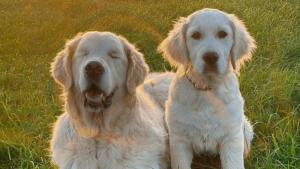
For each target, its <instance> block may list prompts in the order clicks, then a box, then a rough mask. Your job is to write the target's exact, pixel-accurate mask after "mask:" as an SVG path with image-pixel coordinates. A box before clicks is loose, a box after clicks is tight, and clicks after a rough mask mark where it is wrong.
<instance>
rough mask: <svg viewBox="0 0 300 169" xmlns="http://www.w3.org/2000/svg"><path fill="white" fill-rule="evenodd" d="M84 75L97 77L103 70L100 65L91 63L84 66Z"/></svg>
mask: <svg viewBox="0 0 300 169" xmlns="http://www.w3.org/2000/svg"><path fill="white" fill-rule="evenodd" d="M84 70H85V74H87V75H88V76H89V77H97V76H100V75H102V74H103V72H104V68H103V66H102V64H101V63H99V62H95V61H92V62H90V63H88V64H87V65H86V66H85V69H84Z"/></svg>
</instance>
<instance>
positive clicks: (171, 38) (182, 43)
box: [157, 17, 189, 70]
mask: <svg viewBox="0 0 300 169" xmlns="http://www.w3.org/2000/svg"><path fill="white" fill-rule="evenodd" d="M187 26H188V22H187V19H186V18H183V17H182V18H180V19H179V20H178V21H177V22H176V23H175V24H174V29H173V30H171V31H170V32H169V34H168V37H167V38H166V39H165V40H164V41H163V42H162V43H161V44H160V45H159V46H158V49H157V51H158V52H161V53H163V57H164V58H165V59H166V60H167V61H169V62H170V64H171V66H173V67H177V68H178V67H180V66H181V65H183V66H184V68H185V70H186V69H187V65H188V61H189V52H188V49H187V46H186V37H185V34H186V30H187Z"/></svg>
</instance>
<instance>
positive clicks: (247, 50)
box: [229, 15, 256, 71]
mask: <svg viewBox="0 0 300 169" xmlns="http://www.w3.org/2000/svg"><path fill="white" fill-rule="evenodd" d="M229 21H230V26H231V28H232V30H233V40H234V42H233V46H232V48H231V51H230V54H231V58H230V59H231V64H232V67H233V69H234V70H236V71H238V70H239V69H240V66H242V65H243V64H244V62H245V61H246V60H250V59H251V57H252V52H253V50H254V49H255V48H256V45H255V40H254V39H253V38H252V37H251V36H250V34H249V32H248V31H247V28H246V27H245V25H244V23H243V22H242V21H240V20H239V19H238V18H237V17H236V16H235V15H229Z"/></svg>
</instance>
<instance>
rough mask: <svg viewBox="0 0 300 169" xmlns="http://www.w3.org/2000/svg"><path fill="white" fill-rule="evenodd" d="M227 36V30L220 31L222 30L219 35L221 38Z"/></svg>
mask: <svg viewBox="0 0 300 169" xmlns="http://www.w3.org/2000/svg"><path fill="white" fill-rule="evenodd" d="M226 36H227V33H226V32H224V31H220V32H218V37H219V38H221V39H222V38H225V37H226Z"/></svg>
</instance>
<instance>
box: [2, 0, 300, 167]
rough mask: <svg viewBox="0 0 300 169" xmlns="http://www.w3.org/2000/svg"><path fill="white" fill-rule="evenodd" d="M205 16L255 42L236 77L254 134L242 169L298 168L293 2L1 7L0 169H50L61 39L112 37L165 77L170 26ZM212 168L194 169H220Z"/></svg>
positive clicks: (70, 0) (21, 0) (298, 56)
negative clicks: (232, 17) (226, 21)
mask: <svg viewBox="0 0 300 169" xmlns="http://www.w3.org/2000/svg"><path fill="white" fill-rule="evenodd" d="M205 7H210V8H218V9H220V10H223V11H226V12H228V13H234V14H236V15H237V16H238V17H239V18H240V19H241V20H243V21H244V22H245V24H246V26H247V28H248V30H249V32H250V33H251V34H252V36H253V37H254V38H255V39H256V41H257V45H258V49H257V50H256V51H255V53H254V56H253V59H252V61H251V62H248V63H247V64H246V66H245V67H243V68H242V70H241V75H240V77H239V80H240V89H241V92H242V95H243V97H244V99H245V114H246V115H247V116H248V117H249V119H250V121H251V122H252V124H253V125H254V131H255V138H254V141H253V142H252V148H251V153H250V156H249V157H248V158H246V159H245V165H246V168H266V169H269V168H270V169H274V168H280V169H294V168H300V22H299V21H300V13H299V11H300V3H299V1H298V0H289V1H282V0H277V1H276V0H275V1H274V0H265V1H259V0H247V1H246V0H244V1H239V0H236V1H229V0H223V1H215V0H214V1H211V0H210V1H209V0H202V1H201V2H198V1H191V0H172V1H168V2H165V1H151V0H143V1H129V0H126V1H121V0H112V1H95V0H64V1H60V0H43V1H40V0H0V18H1V20H0V25H1V26H0V72H1V74H0V168H3V169H4V168H5V169H6V168H55V167H54V166H53V165H51V159H50V157H49V156H48V154H49V153H48V148H49V140H50V138H51V128H52V124H53V123H54V122H55V120H56V116H58V115H59V114H60V113H61V107H62V105H63V102H62V100H60V98H59V94H60V92H61V89H60V88H59V86H58V85H57V84H55V83H54V81H53V79H52V78H51V77H50V73H49V69H50V62H51V61H52V60H53V58H54V56H55V55H56V53H57V52H59V51H60V50H61V49H62V47H63V46H64V42H65V40H66V39H69V38H72V37H73V36H75V35H76V34H77V33H78V32H84V31H90V30H97V31H111V32H114V33H116V34H120V35H123V36H124V37H126V38H127V39H128V40H129V41H130V42H132V43H135V44H136V46H137V47H138V48H140V50H141V52H142V53H144V54H145V58H146V62H147V63H148V64H149V66H150V68H151V71H165V70H171V68H170V65H169V64H168V63H167V62H165V61H163V59H162V57H161V55H160V54H158V53H157V52H156V48H157V45H158V44H159V43H160V42H161V41H162V40H163V39H164V38H166V36H167V33H168V31H169V30H171V28H172V24H173V21H175V20H177V19H178V18H179V17H180V16H188V15H189V14H191V13H193V12H194V11H196V10H199V9H202V8H205ZM211 159H213V158H210V157H208V158H204V159H202V160H200V161H201V162H200V163H198V164H196V165H195V167H194V168H205V166H206V168H209V167H208V166H212V167H211V168H220V163H219V162H214V160H211ZM202 162H203V163H202Z"/></svg>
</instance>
